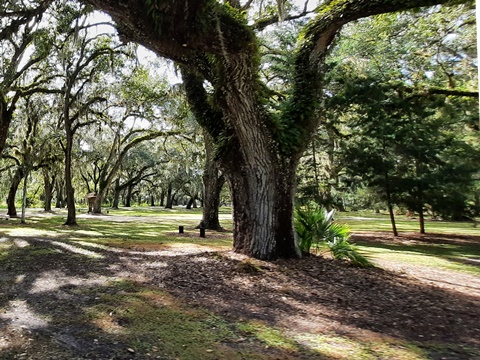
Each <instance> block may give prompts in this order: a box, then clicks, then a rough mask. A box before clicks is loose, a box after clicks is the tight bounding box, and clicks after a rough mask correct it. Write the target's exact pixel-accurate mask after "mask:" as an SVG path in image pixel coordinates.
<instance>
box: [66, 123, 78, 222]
mask: <svg viewBox="0 0 480 360" xmlns="http://www.w3.org/2000/svg"><path fill="white" fill-rule="evenodd" d="M67 116H68V115H67ZM65 131H66V138H67V139H66V145H65V194H66V197H67V220H66V221H65V224H64V225H69V226H73V225H77V213H76V209H75V189H74V187H73V183H72V177H73V175H72V151H73V132H72V129H71V124H66V125H65Z"/></svg>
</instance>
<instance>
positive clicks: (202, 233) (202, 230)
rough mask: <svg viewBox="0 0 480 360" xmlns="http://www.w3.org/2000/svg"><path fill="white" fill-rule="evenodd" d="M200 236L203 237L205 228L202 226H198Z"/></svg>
mask: <svg viewBox="0 0 480 360" xmlns="http://www.w3.org/2000/svg"><path fill="white" fill-rule="evenodd" d="M200 237H203V238H204V237H205V229H204V228H200Z"/></svg>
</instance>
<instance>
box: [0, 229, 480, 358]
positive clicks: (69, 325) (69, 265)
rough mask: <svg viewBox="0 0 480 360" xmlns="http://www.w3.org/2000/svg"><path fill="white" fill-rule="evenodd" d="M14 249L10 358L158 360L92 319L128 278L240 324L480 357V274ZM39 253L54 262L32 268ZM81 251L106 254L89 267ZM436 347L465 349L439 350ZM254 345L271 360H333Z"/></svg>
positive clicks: (4, 331)
mask: <svg viewBox="0 0 480 360" xmlns="http://www.w3.org/2000/svg"><path fill="white" fill-rule="evenodd" d="M219 236H223V235H219ZM0 240H2V241H10V240H11V239H6V238H2V239H0ZM357 240H359V241H362V242H374V243H380V244H381V243H383V242H385V244H389V245H391V243H392V241H401V242H408V243H411V242H417V243H418V244H420V245H421V244H437V243H439V242H440V243H448V244H450V243H459V242H461V243H468V244H470V245H472V246H480V237H455V236H451V237H438V236H414V235H412V236H410V235H409V236H408V237H407V236H404V237H402V238H400V239H391V238H390V237H389V236H388V235H386V234H375V235H372V234H360V235H358V236H357ZM12 241H13V240H12ZM15 241H17V243H18V244H23V245H22V246H23V247H22V246H17V245H12V246H17V247H16V248H15V249H14V251H13V252H12V253H11V254H10V257H9V258H8V259H0V286H1V287H0V359H13V358H18V359H22V358H23V359H130V358H132V359H133V358H135V359H150V358H151V357H150V356H147V355H142V354H138V353H137V354H133V355H132V353H128V351H125V349H128V347H129V344H126V343H123V342H122V340H121V339H116V340H115V341H114V340H112V338H111V337H108V336H107V335H106V334H102V333H101V332H100V331H99V329H98V328H96V327H95V326H94V325H93V324H92V323H91V322H90V321H89V319H88V314H85V313H84V312H83V310H82V309H84V308H85V307H88V306H92V305H95V304H99V302H100V295H101V294H105V293H108V292H114V291H116V290H114V289H113V288H110V287H109V286H108V284H109V283H110V282H111V281H113V280H119V279H129V280H133V281H136V282H138V283H141V284H144V285H145V284H146V285H149V286H153V287H157V288H159V289H162V290H164V291H167V292H168V293H170V294H171V295H173V296H174V297H176V298H177V299H179V301H182V302H184V303H187V304H190V305H191V306H195V307H201V308H205V309H208V310H210V311H211V312H213V313H215V314H218V315H219V316H221V317H223V318H226V319H228V320H231V321H237V320H239V319H240V320H244V321H248V320H258V321H262V322H264V323H265V324H269V325H272V326H276V327H278V328H281V329H283V330H284V331H285V332H286V333H287V334H290V335H294V334H299V333H310V334H337V335H338V336H343V337H347V338H351V339H355V340H357V341H375V340H378V339H380V340H381V339H400V340H407V341H413V342H415V343H417V344H419V345H420V346H422V344H423V345H424V346H425V348H426V349H427V350H428V351H429V353H430V356H431V358H432V359H475V358H480V295H479V291H480V284H479V282H478V280H479V279H478V277H475V276H473V275H471V276H467V275H464V274H456V273H453V272H447V271H445V272H441V271H440V272H439V270H435V269H433V268H430V267H422V269H421V275H419V272H418V271H419V270H418V269H415V268H413V270H412V271H410V270H409V269H410V265H408V266H406V265H404V264H403V265H401V268H400V265H398V264H397V263H394V262H392V264H388V263H386V264H382V266H383V269H380V268H374V269H359V268H355V267H351V266H349V265H347V264H345V263H341V262H335V261H332V260H330V259H325V258H321V257H317V256H311V257H306V258H303V259H300V260H279V261H275V262H262V261H257V260H251V259H248V258H246V257H244V256H241V255H238V254H234V253H232V252H218V251H205V248H203V247H200V246H194V247H192V248H191V249H190V251H186V249H187V248H185V246H186V245H185V244H182V246H183V247H182V249H184V250H183V251H179V252H176V251H175V249H166V248H165V247H163V246H160V247H159V248H158V249H151V248H149V249H124V248H122V249H121V248H111V247H105V246H96V247H93V246H92V245H91V244H88V243H80V242H73V241H72V242H69V245H71V246H72V248H67V247H65V246H63V247H62V246H60V245H59V244H58V243H57V242H54V241H49V240H48V239H33V238H27V237H25V238H16V239H15ZM22 241H23V243H22ZM27 245H28V246H27ZM32 247H33V248H34V250H35V251H37V252H40V253H43V254H44V255H42V256H36V257H35V261H31V260H32V258H31V251H32ZM27 248H28V251H27ZM75 249H77V250H79V251H76V250H75ZM80 250H88V251H94V252H95V253H96V254H98V255H99V256H98V257H97V258H92V257H89V258H87V257H86V256H85V255H82V253H81V251H80ZM209 250H213V249H209ZM405 269H407V270H405ZM466 276H467V277H468V281H467V282H468V283H465V284H463V283H462V281H463V280H462V278H463V277H466ZM433 342H434V343H440V344H455V346H454V347H452V348H451V349H450V350H448V351H446V350H445V349H443V350H441V351H439V352H436V351H434V350H432V346H431V344H432V343H433ZM250 345H251V346H257V348H258V351H259V352H262V353H263V354H264V355H265V358H270V359H292V358H299V359H314V358H318V359H325V358H326V357H325V356H320V355H318V357H316V356H315V355H314V354H313V353H309V355H301V354H298V356H295V354H293V355H292V354H291V353H284V352H281V351H279V350H275V349H266V348H265V347H264V346H261V344H258V343H254V344H252V343H251V344H250ZM225 346H230V347H234V348H235V347H240V346H242V345H239V344H228V343H226V344H225ZM157 358H162V359H169V358H168V357H157ZM212 358H213V357H212ZM351 358H352V359H354V358H355V357H351Z"/></svg>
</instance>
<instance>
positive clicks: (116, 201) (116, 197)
mask: <svg viewBox="0 0 480 360" xmlns="http://www.w3.org/2000/svg"><path fill="white" fill-rule="evenodd" d="M121 191H122V189H120V179H117V180H115V190H114V191H113V203H112V209H118V204H119V203H120V192H121Z"/></svg>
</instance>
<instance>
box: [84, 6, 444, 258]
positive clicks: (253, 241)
mask: <svg viewBox="0 0 480 360" xmlns="http://www.w3.org/2000/svg"><path fill="white" fill-rule="evenodd" d="M82 1H83V2H84V3H88V4H91V5H93V6H94V7H96V8H97V9H100V10H103V11H105V12H107V13H108V14H110V15H111V16H112V18H113V19H114V21H115V22H116V24H117V29H118V31H119V33H120V36H121V37H122V38H123V39H125V40H126V41H133V42H137V43H140V44H142V45H144V46H146V47H147V48H149V49H151V50H153V51H154V52H156V53H157V54H158V55H159V56H163V57H166V58H169V59H171V60H173V61H175V62H176V63H177V64H179V65H180V66H181V69H182V76H183V79H184V84H185V88H186V92H187V95H188V98H189V103H190V105H191V107H192V109H193V111H194V113H195V115H196V118H197V121H199V123H200V124H201V125H202V126H203V127H204V129H205V130H206V131H207V132H208V133H209V134H210V135H211V136H212V138H213V141H214V142H215V145H216V148H217V157H218V159H219V161H220V162H221V166H222V170H223V172H224V173H225V174H226V176H227V178H228V181H229V183H230V187H231V190H232V196H233V204H234V214H233V216H234V248H235V250H236V251H237V252H240V253H244V254H247V255H250V256H253V257H256V258H260V259H274V258H277V257H295V256H297V254H298V252H297V249H296V244H295V240H294V230H293V226H292V212H293V197H294V191H295V171H296V168H297V165H298V161H299V158H300V156H301V154H302V152H303V151H304V149H305V146H306V145H307V144H308V142H309V140H310V137H311V134H312V133H313V130H314V129H315V128H316V127H317V125H318V121H319V118H320V117H319V116H318V111H319V110H320V104H319V102H318V101H317V99H318V94H319V92H320V91H321V84H322V78H323V75H324V66H323V65H324V61H325V56H326V55H327V53H328V50H329V48H330V45H331V44H332V41H333V40H334V39H335V37H336V35H337V34H338V32H339V31H340V29H341V28H342V26H343V25H344V24H346V23H348V22H351V21H353V20H356V19H359V18H362V17H367V16H371V15H375V14H380V13H386V12H393V11H399V10H406V9H410V8H415V7H419V6H431V5H435V4H445V3H452V2H451V1H446V0H332V1H324V2H323V4H322V5H320V6H319V7H318V8H317V10H316V15H315V17H314V18H312V19H311V20H310V21H309V22H308V23H307V25H306V26H305V28H304V29H303V31H302V33H301V36H300V38H299V39H298V42H297V46H296V50H295V70H294V74H293V75H294V76H293V79H294V80H293V82H292V83H291V84H290V92H289V95H288V97H287V98H286V99H285V100H284V101H283V102H282V103H281V104H280V105H279V106H278V107H276V108H275V109H272V108H271V107H269V106H268V101H269V96H270V94H271V93H270V92H269V91H268V89H267V87H266V85H265V84H264V83H262V82H261V80H260V76H259V69H260V58H261V56H260V47H259V41H258V34H257V32H256V31H257V29H259V28H263V27H264V26H265V25H266V24H268V23H269V21H270V20H268V19H267V20H265V21H263V22H253V23H248V21H247V19H246V15H245V13H247V11H245V10H246V9H244V8H243V7H242V6H244V5H242V2H240V1H233V0H231V1H225V2H219V1H217V0H195V1H190V0H183V1H181V0H162V1H160V0H82ZM251 3H252V1H248V2H246V5H250V4H251ZM246 5H245V6H246ZM272 21H273V20H272ZM205 84H208V86H205ZM206 89H209V93H207V90H206Z"/></svg>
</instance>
